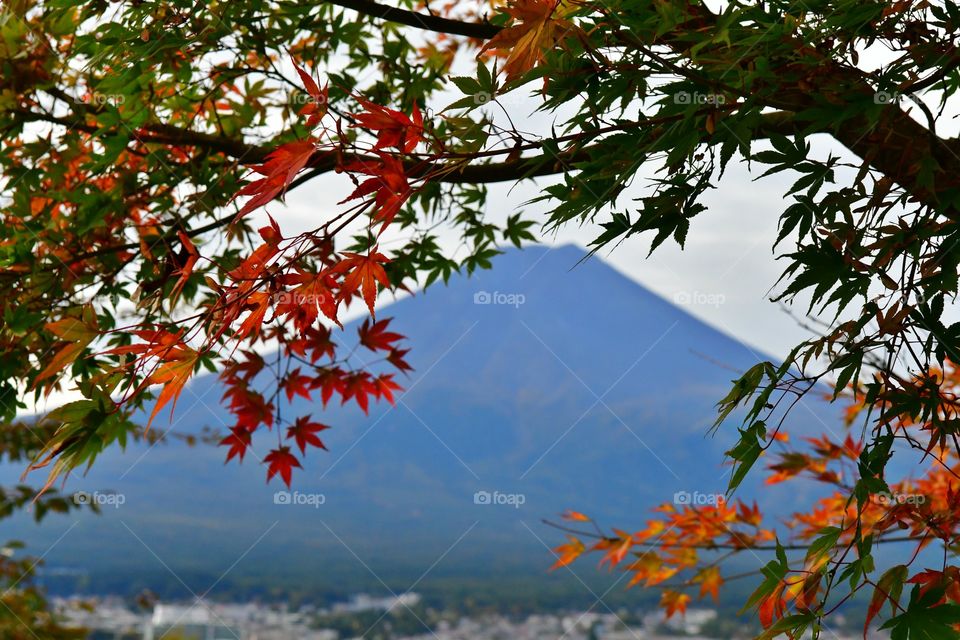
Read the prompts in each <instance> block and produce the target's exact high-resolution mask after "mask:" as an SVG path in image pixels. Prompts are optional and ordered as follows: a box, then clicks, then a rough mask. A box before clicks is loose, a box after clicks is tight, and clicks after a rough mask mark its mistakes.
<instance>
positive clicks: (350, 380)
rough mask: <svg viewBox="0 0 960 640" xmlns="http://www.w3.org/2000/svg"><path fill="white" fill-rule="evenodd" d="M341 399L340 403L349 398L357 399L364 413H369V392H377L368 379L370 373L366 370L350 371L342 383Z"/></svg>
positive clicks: (344, 402)
mask: <svg viewBox="0 0 960 640" xmlns="http://www.w3.org/2000/svg"><path fill="white" fill-rule="evenodd" d="M340 393H341V395H342V396H343V400H342V401H341V402H340V404H346V403H347V402H348V401H349V400H350V399H351V398H353V399H354V400H356V401H357V404H358V405H359V406H360V408H361V409H362V410H363V412H364V413H366V414H369V413H370V399H369V398H368V397H367V396H368V395H370V394H376V393H377V387H376V385H375V384H374V383H373V381H372V380H371V379H370V374H369V373H367V372H366V371H358V372H356V373H351V374H350V375H348V376H347V377H346V379H345V380H344V384H343V390H342V391H341V392H340Z"/></svg>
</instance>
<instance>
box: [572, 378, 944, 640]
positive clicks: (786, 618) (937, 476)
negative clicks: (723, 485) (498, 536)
mask: <svg viewBox="0 0 960 640" xmlns="http://www.w3.org/2000/svg"><path fill="white" fill-rule="evenodd" d="M934 376H935V378H936V380H937V383H938V385H939V390H938V393H937V395H934V396H933V398H934V399H935V400H936V401H937V402H938V403H939V404H938V406H937V408H936V409H935V410H934V411H932V412H931V413H930V416H931V419H930V420H928V421H917V420H915V419H913V418H911V417H910V416H909V415H906V414H904V415H890V416H888V420H887V425H888V426H889V428H890V430H891V434H890V435H889V437H890V438H891V439H892V438H894V437H902V438H911V439H913V440H917V439H918V438H919V437H920V435H921V434H928V436H929V438H930V440H929V441H930V443H931V444H930V445H929V446H928V448H927V453H928V455H929V456H930V458H931V460H930V464H929V466H928V468H927V470H926V472H925V473H924V474H923V475H922V476H920V477H916V478H913V477H908V478H904V479H901V480H899V481H895V482H894V481H887V480H884V479H883V478H881V477H871V475H870V473H871V469H873V468H876V466H875V465H876V462H875V461H874V460H873V459H871V457H870V456H871V454H870V453H869V450H868V449H867V448H866V447H865V445H864V442H863V441H862V440H861V439H857V438H855V437H854V436H853V435H852V434H848V435H847V436H846V437H845V438H844V439H842V440H838V439H834V438H832V437H830V436H826V435H821V436H817V437H807V438H803V439H801V442H802V444H803V448H797V447H793V446H792V445H790V438H789V436H788V434H786V433H782V432H777V433H776V434H771V435H770V437H769V440H770V442H771V443H777V444H779V445H780V450H778V451H776V452H772V451H771V452H769V453H768V454H767V455H769V456H770V458H771V461H770V462H768V464H767V469H768V471H769V473H768V476H767V478H766V482H767V484H778V483H782V482H792V481H796V480H797V479H799V478H806V479H809V480H812V481H814V482H817V483H821V484H823V485H826V486H828V487H832V488H833V491H832V492H830V493H829V494H828V495H826V496H825V497H822V498H820V499H819V500H817V501H815V502H814V504H813V505H812V507H811V508H809V509H807V510H806V511H802V512H796V513H794V514H792V516H790V518H788V519H787V520H786V521H785V522H784V523H783V524H784V525H785V531H780V532H778V531H777V529H776V528H774V527H768V526H765V525H764V517H763V514H762V513H761V512H760V510H759V509H758V507H757V506H756V504H755V503H754V504H752V505H747V504H746V503H744V502H743V501H740V500H735V501H730V502H726V501H720V502H719V503H718V504H714V505H684V506H676V505H674V504H663V505H661V506H659V507H657V508H656V509H655V512H656V513H658V514H659V515H658V517H656V518H654V519H651V520H649V521H648V522H647V526H646V527H645V528H644V529H641V530H639V531H635V532H632V533H631V532H627V531H623V530H620V529H613V531H612V532H611V533H609V534H607V533H602V532H601V529H600V528H599V527H598V526H596V525H595V524H594V523H593V520H592V519H591V518H590V517H588V516H586V515H584V514H582V513H579V512H575V511H568V512H566V513H565V514H564V515H563V517H564V519H565V520H567V521H568V522H570V523H574V526H575V525H576V523H590V524H594V531H589V530H581V529H575V528H573V526H560V525H557V526H558V527H560V528H562V529H564V530H565V531H567V532H569V533H570V534H571V535H568V541H567V542H566V543H564V544H561V545H559V546H557V547H556V548H555V549H554V551H555V553H556V556H557V560H556V562H555V563H554V568H557V567H562V566H566V565H568V564H570V563H572V562H574V561H576V560H577V559H578V558H579V557H581V556H582V555H584V554H590V553H598V554H600V556H601V559H600V565H601V566H604V565H606V566H608V567H609V568H610V569H613V568H614V567H617V568H619V569H621V570H623V571H626V572H628V573H629V574H631V575H630V581H629V586H631V587H632V586H637V585H639V586H643V587H658V588H660V589H661V591H662V596H661V600H660V605H661V607H662V608H663V609H664V611H665V613H666V615H667V617H670V616H673V615H675V614H678V613H679V614H683V613H684V612H685V611H686V608H687V606H688V605H689V603H690V602H691V601H692V599H693V598H694V597H698V598H701V599H702V598H705V597H708V596H709V597H711V598H713V599H714V600H716V599H717V597H718V595H719V591H720V589H721V587H722V585H723V584H724V583H725V577H724V575H723V573H722V572H721V568H720V566H719V565H718V564H717V561H716V554H717V552H720V551H722V552H724V553H728V554H729V553H738V552H742V551H746V550H751V551H753V552H754V553H756V552H757V551H759V550H762V551H775V552H776V559H775V560H773V561H771V562H770V563H768V564H767V566H766V567H765V568H764V569H763V572H762V575H763V577H764V578H765V579H764V582H763V583H762V584H761V585H760V586H759V587H758V588H757V590H756V591H755V592H754V594H753V595H752V596H751V598H750V599H749V601H748V603H747V604H748V607H754V608H755V609H756V612H757V615H758V619H759V621H760V623H761V624H762V626H763V627H764V629H766V630H767V636H769V637H772V636H773V635H776V633H780V632H783V631H785V630H788V629H796V628H797V626H796V625H798V624H800V623H801V622H802V620H801V618H802V617H803V616H808V617H809V618H810V620H812V619H814V618H816V616H817V615H820V613H821V612H822V611H824V607H825V603H826V602H827V597H828V594H829V592H830V591H831V589H833V588H835V586H836V583H838V582H843V581H844V580H846V581H850V582H851V583H852V584H853V585H854V586H853V591H854V592H855V591H857V590H859V589H869V590H871V591H872V597H871V602H870V605H869V607H868V611H867V617H866V624H865V626H864V634H866V633H867V631H868V630H869V626H870V624H871V622H872V621H873V620H874V619H875V618H876V616H877V615H878V614H879V613H880V612H881V610H882V608H883V607H884V606H886V605H887V604H889V605H890V607H891V612H892V617H891V618H890V619H889V620H888V621H887V622H886V623H885V624H884V627H885V628H893V629H896V628H901V629H902V630H906V629H907V628H908V627H909V626H910V625H911V624H915V622H914V621H913V619H912V618H911V617H910V615H911V612H912V611H913V610H914V607H917V608H919V606H920V604H919V603H922V604H923V607H925V608H926V609H927V610H931V609H932V610H933V611H935V612H936V613H935V614H934V615H935V616H936V617H939V618H942V620H943V625H944V626H943V627H942V630H946V629H949V628H954V629H955V628H956V623H957V622H960V617H957V616H955V611H960V608H958V607H957V605H960V588H958V587H957V584H958V583H957V579H958V577H960V568H958V567H956V566H952V565H949V564H946V563H944V565H943V566H942V567H940V568H937V569H934V568H925V569H924V570H922V571H918V572H916V573H914V574H913V575H912V576H911V575H910V569H909V565H910V564H912V562H913V560H911V562H910V563H908V564H901V565H896V566H894V567H891V568H889V569H887V570H886V571H885V572H884V573H883V574H882V575H881V576H880V577H879V578H877V579H872V578H871V577H870V576H869V575H868V574H869V572H870V571H871V570H872V567H873V559H872V556H871V548H872V545H875V544H877V543H884V542H887V541H890V542H907V543H912V544H913V545H914V551H913V555H912V557H913V559H916V558H917V555H918V554H919V552H920V551H921V550H923V549H924V548H927V547H929V546H931V545H933V544H935V543H937V542H939V543H940V544H942V545H945V546H946V547H950V546H952V545H954V544H956V540H957V537H958V536H960V501H958V500H957V496H960V459H958V457H957V454H956V452H955V451H954V450H952V449H950V448H949V447H946V446H944V444H943V439H942V438H941V437H940V434H939V433H938V430H939V429H942V427H939V426H937V425H940V424H942V422H943V420H945V419H946V420H949V419H952V418H951V416H957V412H958V409H960V407H958V404H957V396H956V394H955V390H956V389H960V372H958V369H957V367H956V366H954V365H953V364H952V363H949V362H948V363H947V366H946V368H945V369H944V370H937V371H935V372H934ZM927 382H929V381H928V380H922V379H918V380H916V381H914V385H915V386H917V387H920V386H923V385H925V384H926V383H927ZM849 395H850V397H851V403H850V405H849V408H848V410H847V412H846V420H847V423H848V426H851V425H852V424H853V423H854V421H855V419H856V417H857V416H858V415H860V414H861V413H863V412H865V411H866V410H867V409H869V408H870V403H868V402H865V401H864V393H863V390H862V389H851V392H850V394H849ZM881 402H883V400H878V401H877V403H878V404H879V403H881ZM881 454H882V455H886V454H883V453H882V452H881ZM873 455H877V454H873ZM598 532H601V533H598ZM784 534H785V535H786V536H787V542H784V543H783V544H782V543H781V536H783V535H784ZM589 539H593V540H594V542H592V543H589V544H588V543H585V542H584V541H585V540H589ZM788 549H797V550H799V549H802V550H804V551H805V555H803V556H802V558H800V559H799V560H797V559H796V558H795V559H792V560H791V559H789V558H788V555H787V550H788ZM837 576H839V578H838V577H837ZM668 581H669V583H668ZM665 584H669V585H670V586H664V585H665ZM905 585H914V589H913V590H912V592H911V595H910V602H909V603H906V604H904V603H903V602H901V594H902V591H903V589H904V586H905ZM797 616H800V618H798V617H797ZM939 618H938V619H939ZM790 625H794V626H790ZM951 625H952V626H951Z"/></svg>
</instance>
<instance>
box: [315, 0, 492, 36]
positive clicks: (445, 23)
mask: <svg viewBox="0 0 960 640" xmlns="http://www.w3.org/2000/svg"><path fill="white" fill-rule="evenodd" d="M326 1H327V2H329V3H330V4H335V5H337V6H340V7H344V8H347V9H353V10H354V11H356V12H357V13H362V14H363V15H365V16H371V17H373V18H379V19H381V20H389V21H390V22H398V23H400V24H405V25H407V26H409V27H416V28H418V29H426V30H427V31H436V32H438V33H447V34H450V35H457V36H467V37H468V38H478V39H480V40H489V39H490V38H492V37H493V36H495V35H497V34H498V33H499V32H500V27H498V26H496V25H492V24H489V23H486V22H463V21H462V20H451V19H450V18H444V17H441V16H434V15H430V14H427V13H417V12H415V11H407V10H406V9H397V8H396V7H388V6H386V5H382V4H380V3H379V2H372V1H371V0H326Z"/></svg>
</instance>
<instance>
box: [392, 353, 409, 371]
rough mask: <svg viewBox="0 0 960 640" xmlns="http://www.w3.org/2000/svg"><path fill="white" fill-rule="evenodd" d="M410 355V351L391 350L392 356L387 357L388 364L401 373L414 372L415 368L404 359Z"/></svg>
mask: <svg viewBox="0 0 960 640" xmlns="http://www.w3.org/2000/svg"><path fill="white" fill-rule="evenodd" d="M408 353H410V349H391V350H390V355H388V356H387V362H389V363H390V364H392V365H393V366H394V367H396V368H397V369H398V370H399V371H401V372H406V371H413V367H411V366H410V365H409V364H408V363H407V361H406V360H405V359H404V358H405V357H406V355H407V354H408Z"/></svg>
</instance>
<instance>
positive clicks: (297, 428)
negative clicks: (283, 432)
mask: <svg viewBox="0 0 960 640" xmlns="http://www.w3.org/2000/svg"><path fill="white" fill-rule="evenodd" d="M329 428H330V427H328V426H327V425H325V424H320V423H319V422H310V417H309V416H301V417H299V418H297V420H296V422H294V423H293V426H292V427H288V428H287V438H293V439H294V440H295V441H296V443H297V446H298V447H300V453H306V452H307V445H308V444H309V445H311V446H314V447H319V448H321V449H326V448H327V447H326V446H325V445H324V444H323V442H322V441H321V440H320V438H318V437H317V434H318V433H319V432H321V431H325V430H326V429H329Z"/></svg>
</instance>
